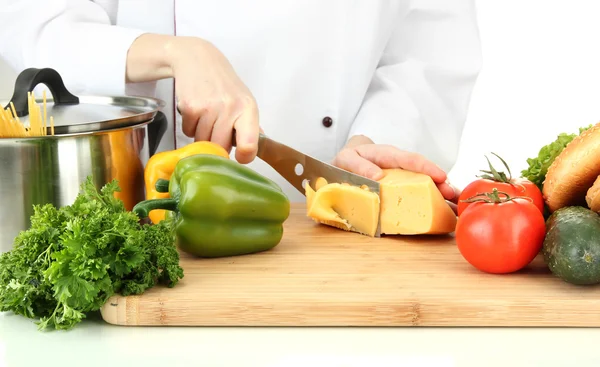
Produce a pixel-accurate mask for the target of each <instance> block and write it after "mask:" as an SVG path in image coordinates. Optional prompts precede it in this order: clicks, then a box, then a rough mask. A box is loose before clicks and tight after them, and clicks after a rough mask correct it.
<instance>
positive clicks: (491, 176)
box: [477, 152, 512, 184]
mask: <svg viewBox="0 0 600 367" xmlns="http://www.w3.org/2000/svg"><path fill="white" fill-rule="evenodd" d="M492 154H493V155H495V156H496V157H497V158H498V159H500V161H501V162H502V164H503V165H504V167H505V168H506V170H507V171H508V177H507V176H506V173H504V172H503V171H497V170H496V169H495V168H494V166H493V165H492V163H491V162H490V159H489V158H488V157H487V156H484V157H485V159H486V160H487V162H488V166H489V168H490V169H489V171H486V170H480V172H483V173H485V174H484V175H480V176H477V177H479V178H483V179H487V180H492V181H496V182H504V183H508V184H512V173H511V172H510V167H508V164H507V163H506V161H505V160H504V159H502V157H500V156H499V155H498V154H496V153H494V152H492Z"/></svg>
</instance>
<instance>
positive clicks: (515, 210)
mask: <svg viewBox="0 0 600 367" xmlns="http://www.w3.org/2000/svg"><path fill="white" fill-rule="evenodd" d="M482 200H485V201H479V202H474V203H472V204H471V205H470V206H469V207H468V208H467V209H465V211H464V212H463V214H462V215H461V216H460V217H459V218H458V223H457V224H456V231H455V238H456V245H457V247H458V250H459V251H460V253H461V255H462V256H463V257H464V258H465V260H467V262H469V263H470V264H471V265H473V266H474V267H475V268H477V269H479V270H481V271H484V272H486V273H493V274H502V273H512V272H515V271H518V270H520V269H522V268H524V267H525V266H527V265H528V264H529V263H530V262H531V261H532V260H533V259H534V258H535V257H536V256H537V254H538V253H539V252H540V250H541V248H542V245H543V242H544V237H545V235H546V223H545V220H544V216H543V214H542V213H541V212H540V211H539V209H538V208H537V207H536V206H535V205H534V204H532V203H531V202H530V201H529V200H526V199H521V198H506V197H505V196H504V195H502V194H500V193H498V191H496V190H493V192H491V193H486V196H482Z"/></svg>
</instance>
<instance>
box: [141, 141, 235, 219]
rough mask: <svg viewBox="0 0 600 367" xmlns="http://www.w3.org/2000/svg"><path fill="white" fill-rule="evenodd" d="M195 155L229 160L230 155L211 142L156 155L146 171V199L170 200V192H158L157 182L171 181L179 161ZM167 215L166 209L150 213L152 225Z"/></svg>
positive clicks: (151, 158)
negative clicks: (159, 180) (208, 155)
mask: <svg viewBox="0 0 600 367" xmlns="http://www.w3.org/2000/svg"><path fill="white" fill-rule="evenodd" d="M195 154H210V155H216V156H221V157H223V158H229V153H227V151H226V150H225V149H224V148H223V147H222V146H220V145H218V144H215V143H212V142H209V141H197V142H194V143H191V144H188V145H186V146H184V147H181V148H179V149H175V150H170V151H166V152H160V153H156V154H154V155H153V156H152V157H150V159H149V160H148V163H147V164H146V169H145V170H144V180H145V183H146V199H147V200H149V199H166V198H168V197H169V193H168V192H158V191H156V187H155V185H156V181H158V179H161V178H162V179H164V180H170V179H171V175H172V174H173V171H174V170H175V166H176V165H177V163H178V162H179V160H181V159H182V158H185V157H188V156H191V155H195ZM165 213H166V210H164V209H155V210H152V211H151V212H150V213H149V215H148V217H149V218H150V220H151V221H152V223H154V224H156V223H158V222H160V221H161V220H163V219H165Z"/></svg>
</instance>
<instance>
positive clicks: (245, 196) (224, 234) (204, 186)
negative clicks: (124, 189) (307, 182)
mask: <svg viewBox="0 0 600 367" xmlns="http://www.w3.org/2000/svg"><path fill="white" fill-rule="evenodd" d="M155 186H156V189H157V191H159V192H167V191H168V192H169V196H170V197H169V198H167V199H150V200H146V201H142V202H140V203H138V204H137V205H135V207H134V208H133V211H134V212H135V213H136V214H137V215H138V216H139V217H140V218H146V217H148V215H149V213H150V211H151V210H154V209H165V210H167V212H166V213H167V215H166V219H167V220H172V221H173V224H174V228H175V233H176V238H177V245H178V246H179V248H180V249H181V250H182V251H184V252H186V253H188V254H192V255H195V256H198V257H207V258H214V257H225V256H237V255H245V254H251V253H257V252H262V251H267V250H270V249H272V248H273V247H275V246H277V244H279V242H280V241H281V238H282V237H283V223H284V222H285V221H286V220H287V218H288V217H289V214H290V202H289V199H288V197H287V196H286V195H285V194H284V192H283V190H282V189H281V187H279V186H278V185H277V184H276V183H275V182H273V181H271V180H270V179H268V178H267V177H264V176H262V175H260V174H259V173H257V172H256V171H254V170H252V169H250V168H249V167H247V166H244V165H242V164H239V163H237V162H236V161H234V160H231V159H227V158H223V157H220V156H216V155H209V154H196V155H191V156H188V157H185V158H182V159H181V160H179V161H178V163H177V165H176V166H175V170H174V171H173V174H172V175H171V178H170V180H165V179H159V180H157V182H156V185H155Z"/></svg>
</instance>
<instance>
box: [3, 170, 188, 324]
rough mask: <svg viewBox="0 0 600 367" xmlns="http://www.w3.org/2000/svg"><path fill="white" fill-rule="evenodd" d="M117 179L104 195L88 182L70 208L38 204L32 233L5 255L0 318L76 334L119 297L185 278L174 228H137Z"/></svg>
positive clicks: (166, 223) (168, 225) (21, 237)
mask: <svg viewBox="0 0 600 367" xmlns="http://www.w3.org/2000/svg"><path fill="white" fill-rule="evenodd" d="M117 191H120V188H119V185H118V183H117V181H115V180H113V181H112V182H110V183H108V184H107V185H105V186H104V187H102V189H101V190H100V191H98V190H97V189H96V187H95V186H94V184H93V183H92V180H91V178H90V177H88V178H87V180H86V181H85V182H84V183H83V184H82V185H81V190H80V194H79V195H78V196H77V198H76V199H75V202H74V203H73V204H72V205H70V206H65V207H61V208H60V209H57V208H56V207H54V206H53V205H51V204H46V205H35V206H34V214H33V215H32V217H31V227H30V228H29V229H28V230H26V231H22V232H21V233H20V234H19V235H18V236H17V237H16V239H15V243H14V248H13V249H12V250H11V251H9V252H6V253H4V254H2V255H0V312H4V311H12V312H13V313H15V314H19V315H22V316H25V317H28V318H31V319H39V321H37V322H36V323H37V325H38V328H39V329H40V330H44V329H47V328H54V329H63V330H64V329H71V328H72V327H74V326H75V325H76V324H77V323H79V322H80V321H81V320H82V319H83V318H85V317H86V314H87V313H89V312H92V311H97V310H99V309H100V308H101V307H102V306H103V305H104V303H105V302H106V301H107V299H108V298H109V297H111V296H112V295H114V294H115V293H118V294H122V295H124V296H127V295H130V294H141V293H143V292H144V291H145V290H147V289H149V288H151V287H153V286H155V285H156V284H163V285H166V286H168V287H173V286H175V285H176V284H177V282H178V281H179V279H181V278H182V277H183V269H182V268H181V267H180V266H179V254H178V252H177V250H176V247H175V234H174V231H173V226H172V225H171V223H170V222H169V221H166V220H165V221H162V222H160V223H159V224H156V225H148V224H140V223H139V218H138V216H137V215H135V214H134V213H133V212H130V211H127V210H125V207H124V205H123V202H122V201H121V200H119V199H117V198H115V196H114V193H115V192H117Z"/></svg>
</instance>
